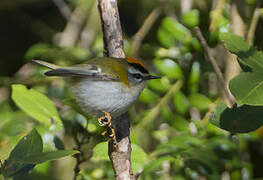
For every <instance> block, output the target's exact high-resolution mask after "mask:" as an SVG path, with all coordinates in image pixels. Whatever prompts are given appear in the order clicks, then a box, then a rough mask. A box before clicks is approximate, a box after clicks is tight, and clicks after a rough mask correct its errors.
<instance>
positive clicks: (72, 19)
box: [0, 0, 263, 180]
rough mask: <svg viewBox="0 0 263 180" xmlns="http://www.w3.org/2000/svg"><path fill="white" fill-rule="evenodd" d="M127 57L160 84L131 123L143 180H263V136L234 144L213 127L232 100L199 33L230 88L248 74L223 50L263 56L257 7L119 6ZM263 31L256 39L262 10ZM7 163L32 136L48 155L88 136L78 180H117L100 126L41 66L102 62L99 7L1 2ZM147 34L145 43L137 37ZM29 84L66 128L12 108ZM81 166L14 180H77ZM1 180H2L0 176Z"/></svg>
mask: <svg viewBox="0 0 263 180" xmlns="http://www.w3.org/2000/svg"><path fill="white" fill-rule="evenodd" d="M118 4H119V12H120V18H121V24H122V29H123V34H124V38H125V51H126V55H127V56H135V57H139V58H141V59H143V60H144V62H145V64H146V65H147V66H148V67H149V69H150V71H151V72H152V73H154V74H157V75H161V76H162V78H161V79H160V80H155V81H150V82H149V83H148V85H147V87H146V88H145V90H144V91H143V92H142V94H141V96H140V98H139V100H138V101H137V102H136V105H135V106H133V107H132V108H131V109H130V111H129V116H130V119H131V141H132V147H133V153H132V162H133V170H134V173H141V175H140V177H139V179H143V180H144V179H145V180H151V179H165V180H166V179H167V180H170V179H171V180H173V179H174V180H181V179H182V180H183V179H191V180H197V179H198V180H205V179H213V180H214V179H222V180H229V179H233V180H239V179H242V180H250V179H263V171H262V161H263V141H262V137H263V129H262V128H260V129H258V130H257V131H254V132H251V133H246V134H231V133H229V132H227V131H224V130H221V129H219V128H217V127H215V126H214V125H212V124H211V123H210V122H209V119H210V118H211V115H212V112H213V111H214V108H215V105H216V104H217V103H220V102H222V101H223V100H224V96H223V95H222V94H223V92H222V87H221V86H220V85H219V83H218V80H217V77H216V74H215V73H214V71H213V69H212V66H211V64H210V63H209V62H208V61H206V59H205V57H204V52H203V49H202V47H201V45H200V42H199V41H198V40H197V38H195V36H194V34H193V33H192V28H193V27H194V26H197V25H198V26H199V27H200V29H201V31H202V33H203V34H204V36H205V38H206V40H207V41H208V44H209V46H210V47H211V48H212V49H211V52H212V54H213V55H214V56H215V58H216V60H217V63H218V65H219V66H220V68H221V70H222V72H223V73H224V75H225V79H226V81H229V80H230V79H231V78H232V77H233V76H235V75H236V74H238V73H239V72H240V71H241V70H240V68H239V66H238V64H237V63H236V60H235V57H234V56H233V55H230V54H229V53H228V51H227V50H226V49H225V48H224V45H223V44H222V43H221V42H220V40H219V35H220V33H222V32H233V33H235V34H238V35H240V36H243V37H244V38H245V39H246V40H247V41H248V42H250V43H251V44H253V45H254V46H256V47H257V48H258V49H263V43H262V42H263V39H262V38H263V37H262V36H261V34H262V31H263V23H262V13H263V10H262V9H261V8H260V4H258V1H257V0H232V1H230V0H143V1H142V0H119V1H118ZM256 8H257V9H258V10H259V11H258V12H259V21H258V23H257V26H256V28H255V30H254V31H253V33H252V37H250V36H247V34H248V32H249V30H250V29H251V28H250V27H251V24H252V19H253V18H252V17H253V13H254V11H255V9H256ZM0 22H1V28H0V40H1V43H0V52H1V53H0V160H1V161H2V162H3V161H4V160H5V159H7V158H8V155H9V153H10V151H11V149H12V147H14V145H15V144H16V143H17V142H18V140H19V139H20V138H21V137H22V136H24V135H25V134H27V133H28V132H29V131H30V130H31V129H32V128H33V127H36V128H37V130H38V131H39V132H40V134H41V136H42V139H43V142H44V148H45V149H46V150H52V149H63V148H64V147H66V149H72V148H75V147H76V146H77V144H78V142H79V136H87V137H89V138H88V139H87V141H85V142H82V144H81V151H83V152H84V156H85V161H84V162H83V163H82V164H81V166H80V168H81V171H80V175H79V176H78V179H85V180H93V179H94V180H95V179H114V173H113V170H112V168H111V164H110V161H109V160H108V156H107V143H106V141H107V138H106V137H103V136H102V135H101V133H102V132H103V128H101V127H99V126H98V124H97V121H96V120H94V119H92V118H89V117H86V116H84V115H83V114H81V112H79V110H78V107H76V106H75V105H72V99H73V97H72V95H71V93H70V90H69V87H68V86H67V84H66V82H65V81H64V80H63V79H61V78H48V77H45V76H44V75H43V72H44V71H45V69H44V68H42V67H39V66H35V65H33V64H31V63H30V61H31V60H32V59H41V60H46V61H49V62H54V63H57V64H61V65H69V64H76V63H81V62H84V61H85V60H86V59H88V58H92V57H99V56H103V40H102V32H101V25H100V18H99V14H98V11H97V2H96V1H95V0H1V3H0ZM137 32H140V33H137ZM12 84H23V85H25V86H26V87H28V88H32V89H34V90H36V91H38V92H41V93H42V94H45V95H46V96H47V97H48V98H49V99H51V100H52V101H53V104H54V105H55V106H56V107H57V109H58V112H59V116H60V118H61V120H62V121H63V125H64V126H63V127H62V126H58V127H55V128H54V127H53V126H51V125H50V124H49V122H48V123H47V122H45V123H43V122H40V121H39V120H37V119H36V118H34V117H32V116H29V115H28V114H27V113H25V112H24V111H22V110H21V109H20V108H19V107H18V106H17V105H16V104H15V103H14V101H13V100H12V98H11V94H12V91H11V85H12ZM75 162H76V160H75V159H74V158H73V157H67V158H63V159H61V160H57V161H51V162H47V163H43V164H40V165H37V166H36V167H35V168H34V169H33V170H32V171H31V172H30V174H24V175H19V176H16V177H14V179H32V180H35V179H38V180H41V179H50V180H51V179H54V180H60V179H61V180H62V179H63V180H67V179H73V176H74V170H73V169H74V166H75ZM0 179H1V176H0Z"/></svg>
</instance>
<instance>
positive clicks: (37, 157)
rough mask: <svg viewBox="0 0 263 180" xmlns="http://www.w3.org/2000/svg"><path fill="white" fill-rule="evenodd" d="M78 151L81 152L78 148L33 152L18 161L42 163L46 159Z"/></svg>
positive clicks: (57, 157)
mask: <svg viewBox="0 0 263 180" xmlns="http://www.w3.org/2000/svg"><path fill="white" fill-rule="evenodd" d="M77 153H79V151H76V150H58V151H52V152H40V153H35V154H31V155H29V156H24V157H23V158H21V159H19V160H18V161H19V162H21V163H27V164H40V163H43V162H46V161H51V160H56V159H59V158H62V157H65V156H70V155H74V154H77Z"/></svg>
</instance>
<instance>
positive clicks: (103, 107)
mask: <svg viewBox="0 0 263 180" xmlns="http://www.w3.org/2000/svg"><path fill="white" fill-rule="evenodd" d="M142 89H143V87H142V88H141V90H142ZM141 90H139V91H138V90H135V89H132V88H129V87H127V86H126V85H124V84H121V83H120V82H110V81H93V80H90V79H86V78H85V79H83V80H81V81H79V82H78V83H75V84H74V86H73V87H72V92H73V94H74V95H75V97H76V101H77V102H78V104H79V105H80V107H81V108H82V110H83V111H84V112H85V113H87V114H89V115H92V116H95V117H98V116H101V115H102V112H103V111H105V112H108V113H110V114H111V116H112V117H116V116H119V115H121V114H122V113H124V112H125V111H127V109H128V108H129V107H130V106H131V105H132V103H133V102H134V101H135V100H136V99H137V98H138V96H139V94H140V92H141Z"/></svg>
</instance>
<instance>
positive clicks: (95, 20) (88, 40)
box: [78, 0, 100, 51]
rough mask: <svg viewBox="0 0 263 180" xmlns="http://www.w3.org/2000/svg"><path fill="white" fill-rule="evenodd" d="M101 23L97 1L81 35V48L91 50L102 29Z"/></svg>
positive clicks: (79, 43) (79, 44)
mask: <svg viewBox="0 0 263 180" xmlns="http://www.w3.org/2000/svg"><path fill="white" fill-rule="evenodd" d="M99 23H100V22H99V17H98V9H97V1H96V0H95V1H94V2H93V5H92V7H91V10H90V15H89V18H88V22H87V24H86V25H85V27H84V29H83V30H82V32H81V34H80V38H79V42H78V46H79V47H81V48H85V49H86V50H88V51H89V48H90V47H91V45H92V43H93V41H94V39H95V37H96V33H97V31H98V30H99V29H100V24H99Z"/></svg>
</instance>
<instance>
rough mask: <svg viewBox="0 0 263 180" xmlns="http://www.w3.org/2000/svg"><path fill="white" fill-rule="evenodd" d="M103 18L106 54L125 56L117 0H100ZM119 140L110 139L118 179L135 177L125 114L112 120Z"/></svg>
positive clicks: (111, 153)
mask: <svg viewBox="0 0 263 180" xmlns="http://www.w3.org/2000/svg"><path fill="white" fill-rule="evenodd" d="M98 9H99V13H100V18H101V24H102V30H103V41H104V50H105V52H104V55H105V56H109V57H116V58H125V53H124V48H123V47H124V45H123V37H122V30H121V25H120V19H119V12H118V6H117V0H98ZM112 126H113V127H114V129H115V132H116V136H117V142H116V144H114V141H113V140H110V141H109V151H108V153H109V157H110V160H111V163H112V166H113V170H114V173H115V177H116V179H117V180H124V179H125V180H130V179H135V176H134V175H133V172H132V168H131V160H130V158H131V142H130V138H129V128H130V126H129V120H128V118H124V116H122V117H119V118H117V119H113V120H112Z"/></svg>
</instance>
